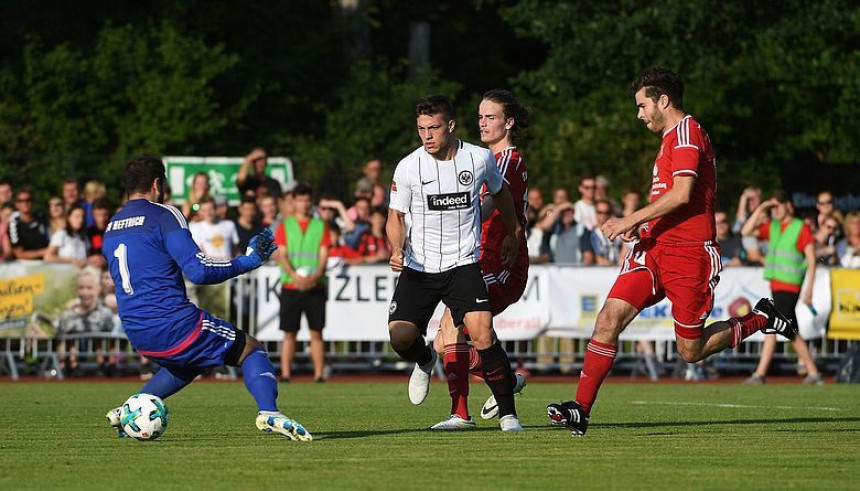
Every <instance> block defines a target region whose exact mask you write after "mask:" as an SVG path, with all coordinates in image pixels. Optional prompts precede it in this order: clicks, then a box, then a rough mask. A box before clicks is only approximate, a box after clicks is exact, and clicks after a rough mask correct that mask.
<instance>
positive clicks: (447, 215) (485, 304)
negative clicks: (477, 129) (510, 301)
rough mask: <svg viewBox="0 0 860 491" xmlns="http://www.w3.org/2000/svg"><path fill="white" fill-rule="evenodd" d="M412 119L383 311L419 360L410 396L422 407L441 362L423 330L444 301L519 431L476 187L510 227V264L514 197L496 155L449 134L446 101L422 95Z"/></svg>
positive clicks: (394, 201) (399, 346)
mask: <svg viewBox="0 0 860 491" xmlns="http://www.w3.org/2000/svg"><path fill="white" fill-rule="evenodd" d="M415 115H416V119H417V126H418V135H419V136H420V137H421V141H422V143H423V145H422V146H421V147H420V148H418V149H416V150H415V151H414V152H412V153H411V154H409V155H408V156H407V157H406V158H404V159H403V160H401V161H400V163H399V164H398V165H397V169H396V170H395V171H394V180H393V182H392V183H391V203H390V205H389V207H390V212H389V215H388V223H387V226H386V231H387V233H388V238H389V240H390V242H391V259H390V261H389V264H390V265H391V269H392V270H394V271H398V272H401V275H400V279H399V281H398V283H397V287H396V288H395V290H394V297H393V299H392V301H391V305H390V306H389V309H388V313H389V315H388V333H389V338H390V341H391V347H392V348H393V349H394V351H396V352H397V354H398V355H400V357H401V358H403V359H404V360H407V361H411V362H414V363H416V368H415V370H414V371H413V372H412V376H411V377H410V383H409V398H410V400H412V402H413V403H415V404H417V403H420V402H421V401H422V400H423V399H424V397H426V395H427V387H428V384H427V382H428V380H429V378H430V373H431V371H432V370H433V366H434V365H435V363H436V358H437V356H436V352H435V351H434V350H432V349H431V348H430V347H428V346H427V345H426V343H425V341H424V338H423V336H424V335H425V334H426V332H427V323H428V322H429V321H430V317H431V316H432V315H433V311H434V310H435V308H436V306H437V305H438V304H439V302H440V301H442V302H444V303H445V305H446V306H447V307H448V308H449V309H451V314H452V317H453V319H454V322H455V325H463V324H465V325H466V327H467V328H468V329H469V334H470V336H471V338H472V342H473V344H474V346H475V348H476V349H477V350H478V354H479V355H480V357H481V361H482V362H483V367H484V379H485V380H486V382H487V385H489V386H490V390H491V391H492V392H493V395H494V396H495V397H496V401H497V402H498V404H499V424H500V426H501V428H502V430H506V431H522V429H523V428H522V426H521V425H520V423H519V420H518V419H517V415H516V410H515V408H514V399H513V392H512V388H513V386H514V383H515V382H514V380H515V379H514V375H513V372H512V370H511V364H510V361H509V360H508V356H507V354H506V353H505V351H504V349H503V348H502V346H501V344H500V343H499V342H498V340H497V339H496V337H495V335H494V333H493V329H492V310H491V305H490V299H489V295H488V294H487V288H486V285H485V283H484V279H483V276H482V274H481V270H480V268H479V267H478V264H477V262H478V253H479V246H480V244H481V205H480V194H481V188H482V186H483V185H484V184H486V186H487V192H488V193H490V194H491V195H492V196H493V199H494V201H495V203H496V206H497V208H498V209H499V212H500V213H501V215H502V219H503V220H504V223H505V226H506V228H507V230H508V236H507V237H506V238H505V240H504V242H503V246H502V260H503V261H504V262H505V263H506V264H508V265H512V264H513V262H514V260H515V258H516V254H517V250H518V247H519V239H520V236H521V235H522V233H523V230H522V226H521V225H520V224H519V222H518V221H517V219H516V214H515V212H514V207H513V199H512V197H511V194H510V191H509V190H508V188H507V186H506V185H505V184H504V181H503V179H502V176H501V174H500V173H499V170H498V168H497V167H496V163H495V159H494V157H493V155H492V154H491V153H490V152H489V151H488V150H486V149H484V148H481V147H478V146H475V145H472V144H470V143H466V142H463V141H460V140H457V139H455V138H453V136H452V134H453V132H454V128H455V126H456V123H455V121H454V110H453V108H452V107H451V103H450V102H448V100H447V99H445V97H443V96H440V95H431V96H427V97H424V98H422V99H419V100H418V101H417V103H416V106H415ZM407 218H408V222H409V226H408V227H407ZM416 401H417V402H416Z"/></svg>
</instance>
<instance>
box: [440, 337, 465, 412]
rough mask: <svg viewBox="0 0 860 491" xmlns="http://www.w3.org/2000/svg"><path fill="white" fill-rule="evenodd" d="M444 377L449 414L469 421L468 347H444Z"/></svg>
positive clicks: (461, 344)
mask: <svg viewBox="0 0 860 491" xmlns="http://www.w3.org/2000/svg"><path fill="white" fill-rule="evenodd" d="M444 364H445V375H446V377H447V378H448V393H449V394H450V395H451V414H456V415H457V416H460V417H461V418H463V419H469V345H468V344H466V343H456V344H446V345H445V355H444Z"/></svg>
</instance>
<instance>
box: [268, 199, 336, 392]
mask: <svg viewBox="0 0 860 491" xmlns="http://www.w3.org/2000/svg"><path fill="white" fill-rule="evenodd" d="M312 196H313V190H312V189H311V187H310V185H308V184H305V183H300V184H298V185H296V187H295V188H294V189H293V191H292V199H293V207H294V208H295V215H293V216H291V217H288V218H285V219H284V220H283V221H281V222H280V223H279V224H278V228H277V230H276V231H275V243H276V244H278V251H279V254H278V263H279V264H280V266H281V285H282V288H281V295H280V300H281V304H280V308H281V315H280V317H281V318H280V321H281V322H280V328H281V331H283V332H284V342H283V344H282V345H281V380H282V381H289V380H290V376H291V374H292V361H293V359H294V358H295V355H296V333H297V332H298V330H299V327H300V325H301V319H302V316H303V315H304V317H305V318H306V319H307V321H308V328H310V331H311V332H310V334H311V360H312V361H313V366H314V380H316V381H317V382H322V381H323V380H324V379H325V377H324V367H325V345H324V341H323V336H322V331H323V328H325V321H326V315H325V314H326V302H327V301H328V288H327V284H326V274H325V270H326V262H327V261H328V248H329V246H330V245H331V236H330V234H329V228H328V226H327V225H326V223H325V222H324V221H323V220H321V219H319V218H314V217H313V216H311V213H310V212H311V206H312V205H311V203H312V201H311V199H312Z"/></svg>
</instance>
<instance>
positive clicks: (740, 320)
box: [726, 310, 767, 348]
mask: <svg viewBox="0 0 860 491" xmlns="http://www.w3.org/2000/svg"><path fill="white" fill-rule="evenodd" d="M726 322H728V323H729V326H731V330H732V340H731V344H729V346H728V347H731V348H734V347H735V346H737V345H739V344H741V341H743V340H744V339H746V338H748V337H750V336H752V335H753V334H755V333H756V332H758V331H760V330H762V329H764V327H765V326H767V317H765V316H763V315H761V314H758V313H756V311H754V310H753V311H752V312H749V313H748V314H747V315H745V316H742V317H732V318H731V319H729V320H727V321H726Z"/></svg>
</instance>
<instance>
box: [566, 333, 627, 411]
mask: <svg viewBox="0 0 860 491" xmlns="http://www.w3.org/2000/svg"><path fill="white" fill-rule="evenodd" d="M617 351H618V348H617V347H616V346H615V345H612V344H607V343H600V342H598V341H595V340H593V339H592V340H591V341H589V342H588V348H587V349H586V350H585V361H583V363H582V372H581V373H580V375H579V385H578V386H577V387H576V402H578V403H579V404H580V405H581V406H582V408H583V409H584V410H585V411H586V412H587V413H590V412H591V406H593V405H594V401H595V400H596V399H597V391H599V390H600V386H601V385H602V384H603V380H604V379H605V378H606V375H607V374H608V373H609V370H611V369H612V363H613V362H614V361H615V353H616V352H617Z"/></svg>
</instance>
